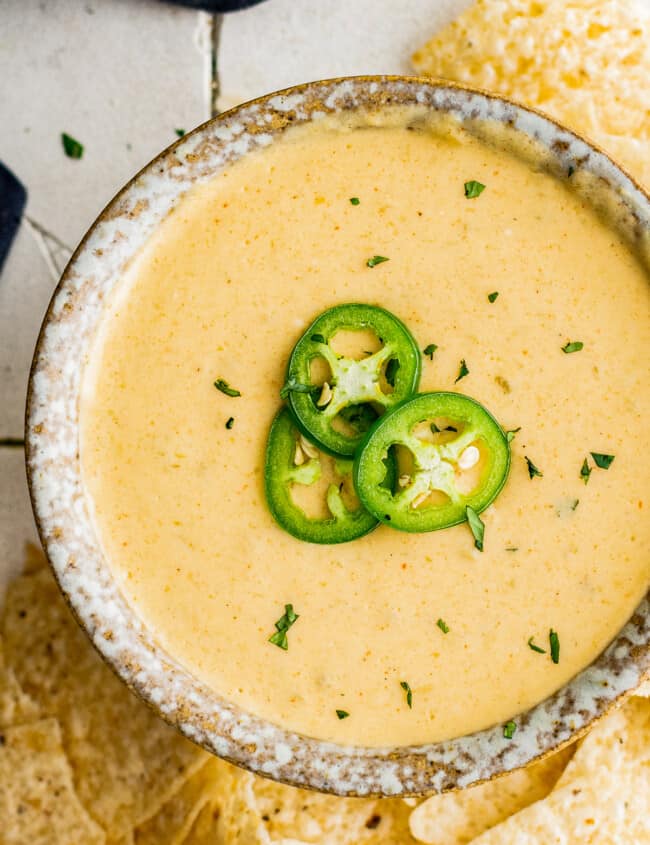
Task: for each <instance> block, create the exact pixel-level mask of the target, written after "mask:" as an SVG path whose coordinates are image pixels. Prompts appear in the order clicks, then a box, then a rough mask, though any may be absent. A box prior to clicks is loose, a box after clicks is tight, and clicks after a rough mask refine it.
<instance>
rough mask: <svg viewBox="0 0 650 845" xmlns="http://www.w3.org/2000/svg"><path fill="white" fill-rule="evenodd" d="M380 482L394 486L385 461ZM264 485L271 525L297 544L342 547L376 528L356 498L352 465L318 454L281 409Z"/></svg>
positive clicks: (272, 433)
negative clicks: (304, 542) (275, 523)
mask: <svg viewBox="0 0 650 845" xmlns="http://www.w3.org/2000/svg"><path fill="white" fill-rule="evenodd" d="M328 476H329V479H330V483H329V484H327V481H326V478H327V477H328ZM383 478H384V483H389V484H391V485H394V482H395V467H394V463H393V462H392V461H391V460H389V461H388V462H387V464H386V465H384V466H383ZM264 485H265V491H266V499H267V502H268V505H269V508H270V510H271V513H272V514H273V517H274V518H275V520H276V522H277V523H278V524H279V525H280V526H281V527H282V528H284V530H285V531H288V532H289V534H292V535H293V536H294V537H297V538H298V539H299V540H305V541H307V542H308V543H345V542H347V541H348V540H355V539H356V538H357V537H362V536H363V535H364V534H367V533H368V532H369V531H372V529H373V528H375V527H376V526H377V520H376V519H375V517H374V516H372V515H371V514H369V513H368V511H367V510H366V509H365V508H364V507H363V506H362V505H361V504H360V502H359V501H358V499H357V496H356V493H355V491H354V485H353V483H352V461H350V460H343V459H340V458H339V459H334V458H333V457H331V456H330V455H326V454H324V453H322V452H321V451H319V450H318V449H317V448H316V447H315V446H314V445H313V444H312V443H310V442H309V441H307V440H306V439H305V437H304V435H302V434H301V432H300V431H299V430H298V429H297V428H296V426H295V423H294V421H293V419H292V418H291V415H290V414H289V412H288V410H287V409H286V408H283V409H282V410H281V411H280V413H279V414H278V415H277V416H276V418H275V419H274V421H273V423H272V424H271V429H270V431H269V438H268V442H267V446H266V466H265V471H264ZM308 511H311V513H312V514H313V515H311V516H310V515H309V514H308Z"/></svg>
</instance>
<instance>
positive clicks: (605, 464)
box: [590, 452, 616, 469]
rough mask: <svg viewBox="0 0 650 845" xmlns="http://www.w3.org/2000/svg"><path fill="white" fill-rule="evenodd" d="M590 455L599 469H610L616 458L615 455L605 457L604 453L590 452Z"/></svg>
mask: <svg viewBox="0 0 650 845" xmlns="http://www.w3.org/2000/svg"><path fill="white" fill-rule="evenodd" d="M590 454H591V457H592V458H593V459H594V463H595V464H596V466H597V467H598V468H599V469H609V468H610V466H611V465H612V463H613V461H614V458H615V457H616V456H615V455H604V454H602V452H590Z"/></svg>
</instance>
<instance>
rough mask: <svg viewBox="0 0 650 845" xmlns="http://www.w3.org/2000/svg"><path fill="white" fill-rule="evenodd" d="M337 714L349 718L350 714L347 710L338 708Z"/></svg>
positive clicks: (342, 717)
mask: <svg viewBox="0 0 650 845" xmlns="http://www.w3.org/2000/svg"><path fill="white" fill-rule="evenodd" d="M336 715H337V716H338V717H339V719H347V718H348V716H349V715H350V714H349V713H348V711H347V710H337V711H336Z"/></svg>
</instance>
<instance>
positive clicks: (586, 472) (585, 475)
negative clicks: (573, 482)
mask: <svg viewBox="0 0 650 845" xmlns="http://www.w3.org/2000/svg"><path fill="white" fill-rule="evenodd" d="M590 475H591V467H590V466H589V463H588V461H587V459H586V458H585V459H584V461H583V462H582V466H581V467H580V478H581V479H582V480H583V481H584V483H585V484H586V483H587V482H588V481H589V476H590Z"/></svg>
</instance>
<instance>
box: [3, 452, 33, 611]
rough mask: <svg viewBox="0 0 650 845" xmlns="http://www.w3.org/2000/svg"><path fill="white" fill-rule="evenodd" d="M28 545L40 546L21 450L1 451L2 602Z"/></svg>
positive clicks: (18, 570)
mask: <svg viewBox="0 0 650 845" xmlns="http://www.w3.org/2000/svg"><path fill="white" fill-rule="evenodd" d="M27 543H34V544H36V543H38V537H37V534H36V526H35V525H34V518H33V517H32V508H31V505H30V503H29V494H28V492H27V482H26V480H25V458H24V455H23V450H22V449H21V448H7V447H6V446H5V447H3V448H0V602H1V601H2V597H3V595H4V591H5V589H6V586H7V584H8V583H9V581H10V579H11V578H13V577H14V576H15V575H18V574H19V573H20V572H21V571H22V569H23V567H24V565H25V561H26V559H27V557H30V556H32V554H33V553H30V552H29V550H28V549H27V548H26V544H27Z"/></svg>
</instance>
